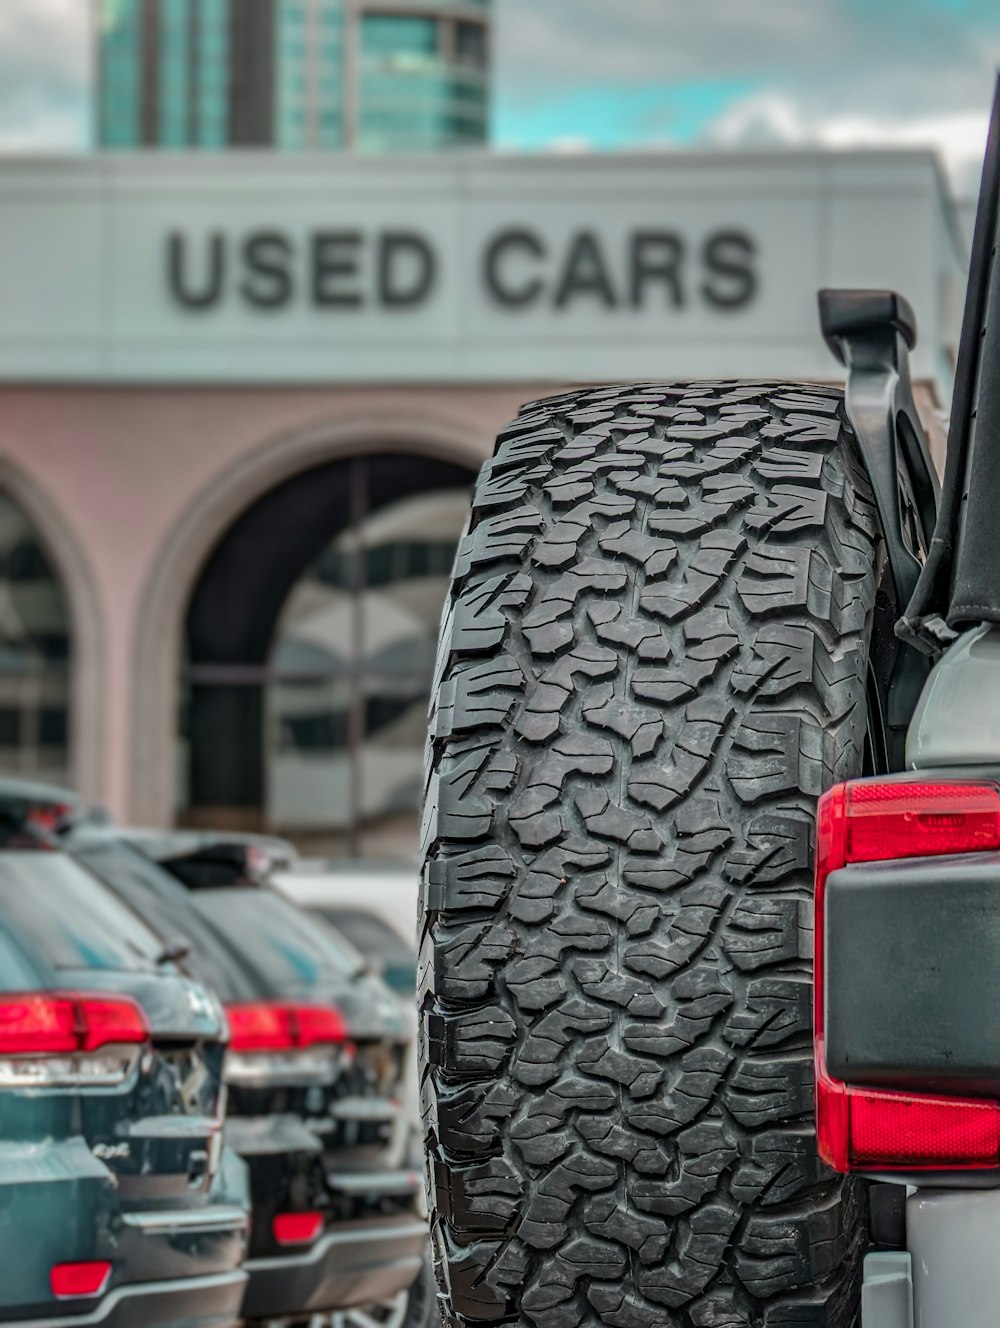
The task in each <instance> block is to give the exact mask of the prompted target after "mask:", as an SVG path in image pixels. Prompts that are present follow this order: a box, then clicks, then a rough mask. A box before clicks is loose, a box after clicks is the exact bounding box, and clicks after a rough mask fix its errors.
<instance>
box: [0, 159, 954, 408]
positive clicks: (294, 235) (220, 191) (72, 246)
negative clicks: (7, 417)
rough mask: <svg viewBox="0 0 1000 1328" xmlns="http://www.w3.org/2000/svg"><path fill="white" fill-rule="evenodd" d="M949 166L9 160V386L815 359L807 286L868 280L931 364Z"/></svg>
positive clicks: (942, 348) (524, 375)
mask: <svg viewBox="0 0 1000 1328" xmlns="http://www.w3.org/2000/svg"><path fill="white" fill-rule="evenodd" d="M940 180H941V177H940V175H939V172H938V171H937V169H936V167H935V163H934V160H933V158H932V157H931V156H930V155H929V154H927V153H922V152H906V153H904V152H895V153H892V152H882V153H873V152H869V153H842V154H825V155H824V154H821V153H815V154H809V153H803V154H789V153H774V154H771V155H766V156H763V157H757V158H748V157H746V156H722V155H717V156H713V155H703V156H696V155H693V154H692V155H680V154H678V155H673V156H666V155H663V156H658V155H653V154H650V155H644V156H634V157H610V156H580V157H577V156H548V157H546V156H538V157H533V158H531V157H506V156H501V155H491V154H487V153H476V154H464V153H459V154H455V155H448V154H440V155H439V156H434V157H421V158H408V159H403V158H379V159H355V158H350V157H346V156H345V157H339V156H324V157H314V156H308V155H304V156H293V155H289V156H282V155H281V154H279V153H267V154H264V153H259V154H258V153H246V154H244V153H236V152H233V153H228V154H217V153H205V154H197V153H191V154H184V153H178V154H170V153H148V154H144V153H120V154H115V153H105V154H103V155H95V156H91V157H85V158H78V159H74V160H59V159H48V160H41V159H39V160H36V161H31V160H24V159H19V160H14V159H8V161H6V162H4V163H2V164H0V234H2V235H3V237H4V244H3V246H2V248H0V292H2V297H3V298H2V299H0V381H7V382H20V381H55V382H59V381H73V382H110V383H117V382H125V383H127V382H133V383H181V384H185V383H194V384H196V383H209V384H216V383H217V384H226V383H234V384H236V383H242V382H250V383H254V384H262V383H301V384H312V383H316V384H326V383H383V382H384V383H425V382H429V383H462V382H468V383H490V382H494V383H496V382H514V383H525V384H530V383H562V382H567V381H570V382H571V381H586V380H588V379H597V380H602V379H608V378H619V379H628V380H631V379H633V378H637V377H638V378H643V377H646V378H651V377H662V376H663V375H668V376H677V377H684V376H709V377H711V376H725V375H727V374H733V373H740V374H743V375H755V374H756V375H773V374H783V375H792V376H806V377H819V378H823V377H825V378H828V377H829V376H830V358H829V354H828V353H827V351H826V350H825V348H824V347H823V345H822V342H821V340H820V336H819V331H818V324H817V319H816V311H815V291H816V290H817V289H818V288H819V287H821V286H826V285H846V286H858V285H862V286H863V285H871V284H873V282H877V283H878V284H880V285H884V284H889V285H891V286H894V287H895V288H897V289H898V290H900V291H901V292H902V293H903V294H905V295H906V296H907V298H908V299H909V300H910V301H911V303H912V304H913V305H914V306H915V308H916V310H917V314H918V317H919V318H920V320H921V339H920V347H919V349H918V352H917V358H916V371H917V373H918V374H919V375H920V376H923V377H930V376H935V377H937V376H939V375H943V374H945V373H946V372H947V367H946V366H947V364H948V356H947V346H948V340H949V337H950V335H951V330H952V329H951V328H950V327H949V326H947V325H946V317H947V309H948V305H947V300H946V299H945V300H943V299H942V292H944V293H945V295H947V291H948V288H949V285H951V286H954V287H955V288H956V289H957V288H958V287H960V282H961V266H960V262H959V258H958V255H957V254H956V251H955V247H954V241H953V238H952V234H953V232H952V229H950V227H949V218H948V215H947V207H948V200H947V199H946V197H945V196H944V194H943V192H942V187H941V182H940ZM955 307H956V309H957V307H958V306H957V303H956V306H955ZM942 386H943V389H944V391H945V392H946V391H947V384H946V383H944V384H942Z"/></svg>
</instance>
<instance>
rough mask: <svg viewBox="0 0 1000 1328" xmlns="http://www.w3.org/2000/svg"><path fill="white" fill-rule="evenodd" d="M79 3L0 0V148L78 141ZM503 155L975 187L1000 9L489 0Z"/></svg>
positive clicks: (846, 2) (919, 4) (869, 0)
mask: <svg viewBox="0 0 1000 1328" xmlns="http://www.w3.org/2000/svg"><path fill="white" fill-rule="evenodd" d="M89 3H90V0H0V148H2V149H8V150H39V149H59V148H80V147H84V146H86V145H87V143H88V139H89V116H88V104H89V80H90V69H89V63H90V62H89V42H88V35H87V15H88V10H89ZM493 3H494V7H495V10H496V15H497V32H496V104H495V115H494V135H495V139H496V142H497V144H498V145H499V146H500V147H503V148H511V149H518V148H521V149H531V150H536V149H549V148H553V147H556V148H567V149H568V148H573V147H590V148H595V149H614V148H625V147H644V148H651V147H662V146H685V147H689V146H695V147H700V146H705V145H716V146H725V147H731V146H743V145H749V146H771V145H777V144H799V145H802V144H812V143H820V144H829V145H835V146H839V145H847V144H866V145H868V144H875V143H898V144H925V143H930V144H934V145H936V146H937V147H938V148H939V149H940V151H941V153H942V155H943V156H944V158H945V161H946V163H947V165H948V168H949V172H950V174H951V176H952V178H953V180H954V181H955V184H956V187H957V188H958V190H959V191H960V192H962V193H968V192H970V190H972V189H973V188H974V181H975V178H976V172H977V169H978V162H979V160H980V159H981V156H982V150H983V142H984V137H985V123H986V111H987V108H988V106H989V102H990V98H991V92H992V81H993V77H994V71H995V70H996V68H997V66H998V65H1000V0H493Z"/></svg>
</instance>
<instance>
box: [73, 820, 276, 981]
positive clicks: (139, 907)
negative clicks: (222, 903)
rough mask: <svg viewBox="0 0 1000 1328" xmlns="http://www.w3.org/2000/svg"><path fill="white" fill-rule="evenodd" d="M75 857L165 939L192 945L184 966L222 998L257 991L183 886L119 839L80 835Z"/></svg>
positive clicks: (173, 942) (74, 850)
mask: <svg viewBox="0 0 1000 1328" xmlns="http://www.w3.org/2000/svg"><path fill="white" fill-rule="evenodd" d="M71 852H72V854H73V856H74V857H75V858H76V859H77V860H78V861H79V862H81V863H83V865H84V866H85V867H86V868H87V869H88V870H89V871H91V872H93V873H94V875H95V876H96V877H97V878H98V879H99V880H100V881H102V882H103V883H104V884H105V885H106V886H107V887H108V888H109V889H110V890H112V891H113V892H114V893H115V894H116V895H117V896H118V897H119V899H122V900H124V902H125V903H126V904H128V906H129V907H130V908H131V909H132V910H133V911H134V912H136V913H138V915H139V916H140V917H141V918H142V919H144V921H145V922H147V923H148V924H149V926H150V927H152V928H153V930H154V931H156V932H157V933H158V935H159V937H160V939H161V940H162V941H164V942H165V943H167V944H170V945H173V944H176V943H177V942H179V941H184V942H186V943H187V944H188V945H189V946H190V950H189V952H188V954H187V955H186V956H185V957H184V958H183V960H182V961H181V962H182V966H183V967H184V968H185V969H186V970H187V972H188V973H190V974H191V976H192V977H196V978H199V979H200V980H201V981H202V982H205V983H207V984H209V985H210V986H212V987H214V988H215V990H216V991H217V992H218V993H219V995H220V996H221V997H222V999H223V1000H227V1001H230V1000H247V999H250V998H251V997H252V996H253V995H254V992H255V988H254V986H253V984H252V983H251V982H250V980H249V977H248V975H247V973H246V972H245V971H244V970H243V969H242V968H241V966H240V964H239V961H238V960H237V959H236V958H235V957H234V956H233V954H232V953H231V951H230V950H229V949H228V948H227V947H226V946H225V945H224V944H223V943H222V942H221V941H220V940H219V939H218V938H217V937H216V936H215V935H214V934H213V933H212V932H211V931H208V930H206V928H205V927H204V925H203V923H202V920H201V918H200V917H199V915H198V914H197V913H196V912H195V910H194V908H193V907H192V905H191V902H190V897H189V895H188V892H187V891H186V890H185V889H184V887H183V886H182V885H181V884H180V883H179V882H178V881H175V880H174V878H173V877H172V876H171V875H170V873H169V872H166V871H164V870H163V868H162V867H160V866H159V865H158V864H157V863H155V862H153V861H151V859H149V858H147V857H146V855H145V853H142V852H141V851H140V850H139V849H137V848H134V847H133V846H132V845H131V844H129V843H127V842H125V841H124V840H120V839H112V838H107V837H101V838H95V839H92V840H88V839H87V838H81V839H79V840H74V841H73V842H72V844H71Z"/></svg>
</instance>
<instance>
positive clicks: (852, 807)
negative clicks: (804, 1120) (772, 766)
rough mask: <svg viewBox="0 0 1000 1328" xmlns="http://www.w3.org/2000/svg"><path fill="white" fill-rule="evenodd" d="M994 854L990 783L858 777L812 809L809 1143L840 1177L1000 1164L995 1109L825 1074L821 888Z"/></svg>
mask: <svg viewBox="0 0 1000 1328" xmlns="http://www.w3.org/2000/svg"><path fill="white" fill-rule="evenodd" d="M995 849H1000V788H998V786H997V785H996V784H993V783H987V782H971V781H970V782H961V783H945V782H921V781H919V780H910V779H895V780H889V779H887V780H859V781H856V782H852V783H848V784H838V785H836V787H834V788H832V789H830V790H829V792H827V793H824V795H823V797H822V798H821V799H820V802H819V809H818V813H817V834H816V909H815V924H814V925H815V955H814V988H815V1033H814V1037H815V1047H816V1142H817V1147H818V1149H819V1154H820V1156H821V1157H822V1158H823V1160H824V1161H825V1162H828V1163H829V1165H830V1166H832V1167H833V1168H834V1169H835V1170H837V1171H894V1170H895V1171H919V1170H939V1171H940V1170H968V1169H981V1168H987V1167H990V1168H996V1167H998V1166H1000V1104H996V1103H993V1102H989V1101H985V1100H983V1099H976V1098H949V1097H938V1096H929V1095H928V1096H924V1095H922V1094H915V1093H899V1092H892V1091H889V1090H882V1089H871V1088H855V1087H852V1086H850V1085H848V1084H844V1083H840V1082H838V1081H837V1080H834V1079H831V1078H830V1076H829V1074H828V1073H827V1070H826V1055H825V1050H824V1027H825V1025H824V1009H823V953H824V951H823V945H824V937H823V917H824V897H825V887H826V881H827V878H828V877H829V875H830V874H831V873H832V872H835V871H838V870H839V869H840V868H841V867H846V866H849V865H850V864H851V863H862V862H885V861H889V860H891V859H899V858H924V857H937V856H941V855H943V854H948V853H977V852H985V851H990V850H995Z"/></svg>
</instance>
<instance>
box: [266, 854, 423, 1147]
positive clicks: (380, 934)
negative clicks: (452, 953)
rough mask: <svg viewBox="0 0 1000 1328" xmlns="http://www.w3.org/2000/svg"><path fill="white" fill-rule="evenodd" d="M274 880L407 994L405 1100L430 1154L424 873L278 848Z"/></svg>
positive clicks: (416, 1136)
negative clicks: (420, 1030) (420, 1031)
mask: <svg viewBox="0 0 1000 1328" xmlns="http://www.w3.org/2000/svg"><path fill="white" fill-rule="evenodd" d="M266 872H267V879H268V881H269V882H270V883H271V884H272V885H273V886H274V888H275V889H276V890H280V891H281V893H282V894H284V895H287V896H288V898H289V899H292V900H294V901H295V903H296V904H298V905H300V906H301V907H302V908H307V909H309V910H310V911H311V912H314V913H316V914H317V915H318V916H319V917H321V918H323V919H324V920H325V921H326V922H328V923H330V924H331V926H333V927H335V928H336V929H337V931H338V932H340V934H341V935H343V936H345V937H346V938H347V939H348V940H349V941H350V942H351V944H352V945H353V946H354V947H355V949H356V950H358V951H360V953H361V954H362V955H364V957H365V959H366V960H367V961H368V963H369V964H370V965H371V966H372V967H373V968H374V969H375V971H376V972H378V973H380V974H381V976H382V977H383V978H384V980H385V982H386V984H387V985H388V986H389V987H391V988H392V990H393V991H394V992H395V993H396V995H397V996H398V997H399V1000H400V1004H401V1005H402V1009H403V1017H404V1018H405V1020H406V1025H407V1030H408V1039H407V1061H406V1070H405V1073H404V1078H403V1101H404V1104H405V1106H406V1117H407V1120H408V1122H409V1124H410V1152H411V1156H412V1157H413V1158H414V1160H417V1159H422V1156H423V1144H422V1139H421V1125H420V1079H419V1075H418V1073H417V872H416V869H415V868H410V867H408V866H407V865H406V864H405V863H380V862H372V863H368V862H336V861H335V862H321V861H308V860H300V859H297V858H295V857H294V856H289V855H288V854H280V853H275V854H274V855H273V858H272V860H271V861H270V862H269V863H268V865H267V867H266Z"/></svg>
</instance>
